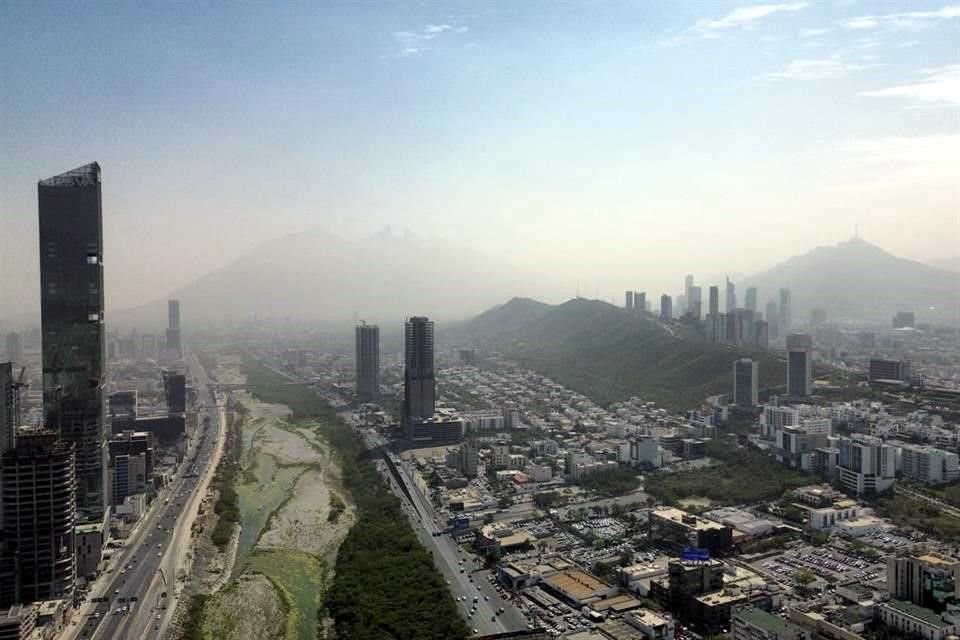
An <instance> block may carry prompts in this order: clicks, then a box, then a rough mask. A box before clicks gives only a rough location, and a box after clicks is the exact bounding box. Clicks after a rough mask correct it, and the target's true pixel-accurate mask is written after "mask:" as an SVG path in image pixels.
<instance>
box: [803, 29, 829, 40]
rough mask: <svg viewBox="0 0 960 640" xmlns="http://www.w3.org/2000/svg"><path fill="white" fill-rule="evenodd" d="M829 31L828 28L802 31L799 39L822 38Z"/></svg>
mask: <svg viewBox="0 0 960 640" xmlns="http://www.w3.org/2000/svg"><path fill="white" fill-rule="evenodd" d="M831 31H833V29H830V28H829V27H826V28H822V29H804V30H803V31H801V32H800V37H801V38H816V37H817V36H822V35H824V34H825V33H830V32H831Z"/></svg>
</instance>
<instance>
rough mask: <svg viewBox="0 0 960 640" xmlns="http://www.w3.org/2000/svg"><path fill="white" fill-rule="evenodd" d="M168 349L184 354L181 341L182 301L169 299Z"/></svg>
mask: <svg viewBox="0 0 960 640" xmlns="http://www.w3.org/2000/svg"><path fill="white" fill-rule="evenodd" d="M167 349H168V350H170V351H175V352H176V353H177V354H178V355H183V345H182V343H181V342H180V301H179V300H168V301H167Z"/></svg>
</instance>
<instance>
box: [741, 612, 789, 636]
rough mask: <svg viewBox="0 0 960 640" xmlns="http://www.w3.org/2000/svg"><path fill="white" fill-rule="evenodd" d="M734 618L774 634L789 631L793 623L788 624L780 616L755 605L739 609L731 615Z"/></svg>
mask: <svg viewBox="0 0 960 640" xmlns="http://www.w3.org/2000/svg"><path fill="white" fill-rule="evenodd" d="M733 618H734V620H742V621H743V622H745V623H746V624H750V625H753V626H755V627H757V628H759V629H763V630H764V631H769V632H771V633H776V634H778V635H779V634H785V633H787V632H789V631H790V628H791V627H793V626H794V625H792V624H790V623H789V622H787V621H786V620H784V619H783V618H781V617H780V616H775V615H773V614H771V613H767V612H766V611H764V610H763V609H757V608H756V607H744V608H743V609H739V610H738V611H736V612H735V613H734V615H733Z"/></svg>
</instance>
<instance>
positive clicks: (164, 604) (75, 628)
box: [61, 355, 226, 640]
mask: <svg viewBox="0 0 960 640" xmlns="http://www.w3.org/2000/svg"><path fill="white" fill-rule="evenodd" d="M187 364H188V367H189V369H190V371H191V377H192V378H193V381H194V384H195V385H196V387H197V389H198V391H199V393H198V404H199V405H200V406H199V407H198V411H199V412H200V414H201V420H200V428H199V431H200V435H199V437H198V439H197V440H196V442H195V444H194V445H193V446H192V447H191V448H190V449H189V450H188V453H187V455H186V457H185V459H184V460H183V462H182V463H181V464H180V466H179V468H178V469H177V471H176V473H175V474H174V476H173V477H172V478H171V480H170V481H169V482H168V483H167V486H166V487H164V489H163V490H162V491H161V492H160V494H159V495H158V496H157V498H156V499H155V500H154V503H153V506H152V507H151V509H150V510H149V511H148V512H147V514H146V515H144V517H143V518H142V520H141V522H140V523H139V524H138V526H137V528H136V529H135V530H134V532H133V533H132V534H131V535H130V536H129V537H128V538H127V539H126V540H124V541H123V542H122V544H123V546H122V547H120V548H118V549H115V550H114V551H113V552H112V553H113V557H111V558H110V560H109V561H108V563H109V564H107V565H106V570H105V571H104V573H103V574H102V575H101V576H100V578H98V579H97V581H96V582H95V583H94V585H93V586H92V587H91V589H90V592H89V593H88V594H87V600H86V601H85V602H84V603H83V605H82V606H81V607H80V610H79V612H78V617H79V620H78V621H77V624H75V625H70V626H68V628H67V629H66V630H65V632H64V634H62V636H61V637H62V638H66V639H68V640H73V639H74V638H90V639H93V640H99V639H111V638H150V639H158V638H160V637H161V636H162V634H163V632H164V630H165V628H166V626H167V624H168V623H169V621H170V618H171V616H172V614H173V610H174V608H175V607H176V603H177V599H178V597H179V590H180V589H181V588H182V581H178V576H177V572H178V569H179V568H180V567H181V566H182V565H183V562H184V560H185V554H186V552H187V549H188V547H189V542H190V532H191V528H192V526H193V521H194V518H195V517H196V514H197V510H198V509H199V506H200V502H201V501H202V499H203V496H204V495H205V494H206V490H207V487H208V486H209V483H210V481H211V479H212V476H213V472H214V470H215V469H216V466H217V461H218V460H219V456H220V453H221V452H222V446H223V441H224V437H223V436H224V434H225V432H226V424H225V423H226V418H225V414H224V409H223V406H222V403H220V402H218V398H217V396H216V395H215V394H214V393H213V392H209V393H208V391H207V385H208V384H209V382H210V381H209V379H208V378H207V376H206V372H205V371H204V370H203V368H202V367H201V366H200V364H199V362H197V360H196V358H195V357H194V356H192V355H191V356H189V357H188V360H187ZM75 619H76V618H75Z"/></svg>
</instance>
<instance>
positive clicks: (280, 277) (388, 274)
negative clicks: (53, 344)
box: [111, 229, 549, 327]
mask: <svg viewBox="0 0 960 640" xmlns="http://www.w3.org/2000/svg"><path fill="white" fill-rule="evenodd" d="M544 284H545V282H544V279H543V278H542V277H538V276H537V275H534V274H527V273H523V272H518V270H517V269H516V268H515V267H513V266H511V265H509V264H508V263H504V262H501V261H499V260H493V259H491V258H488V257H486V256H484V255H481V254H480V253H477V252H473V251H471V250H469V249H464V248H462V247H455V246H451V245H448V244H446V243H443V242H439V241H428V240H423V239H420V238H418V237H417V236H415V235H413V234H411V233H405V234H404V235H402V236H401V235H398V234H395V233H392V232H390V231H389V230H385V231H383V232H380V233H377V234H375V235H373V236H370V237H368V238H365V239H363V240H359V241H348V240H344V239H342V238H338V237H336V236H333V235H330V234H328V233H326V232H325V231H323V230H320V229H314V230H310V231H305V232H302V233H297V234H293V235H289V236H285V237H283V238H279V239H275V240H271V241H268V242H266V243H264V244H263V245H261V246H260V247H259V248H257V249H256V250H254V251H252V252H250V253H248V254H246V255H245V256H243V257H241V258H239V259H238V260H236V261H235V262H233V263H232V264H230V265H228V266H226V267H224V268H222V269H219V270H217V271H214V272H212V273H209V274H207V275H205V276H203V277H201V278H199V279H198V280H196V281H194V282H193V283H191V284H190V285H188V286H186V287H183V288H181V289H180V290H178V291H175V292H173V293H171V294H170V295H169V296H166V297H164V299H162V300H158V301H157V302H155V303H152V304H149V305H145V306H143V307H139V308H135V309H129V310H119V311H116V312H114V313H113V314H112V316H111V323H112V324H120V325H131V324H132V325H138V326H151V325H153V326H156V325H159V324H161V323H164V322H165V321H166V311H165V305H166V299H167V298H177V299H179V300H180V308H181V312H182V315H183V321H184V324H185V326H187V327H189V326H190V325H191V324H194V323H196V324H202V323H206V322H213V323H217V324H224V323H231V322H241V321H246V320H249V319H250V318H252V317H253V316H254V315H257V316H259V317H260V318H275V319H278V318H285V317H287V316H290V317H293V318H296V319H298V320H309V321H319V322H325V323H327V324H330V325H344V326H346V325H348V324H349V323H351V322H353V320H354V319H363V320H367V321H372V322H383V323H387V324H389V323H399V322H401V321H402V320H403V318H404V317H406V316H410V315H429V316H431V317H434V318H437V319H440V320H444V319H460V318H464V317H469V316H470V315H472V314H475V313H477V312H479V311H480V310H482V309H484V308H486V307H489V306H490V305H491V304H494V303H495V302H496V301H498V300H502V299H503V297H504V295H508V292H517V291H519V292H522V291H523V289H524V287H527V288H530V289H533V288H535V287H541V286H543V285H544ZM548 286H549V285H548Z"/></svg>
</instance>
